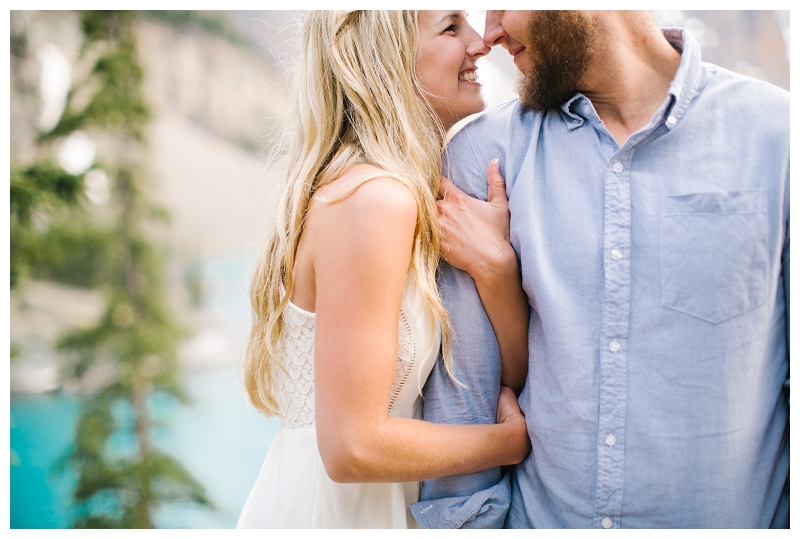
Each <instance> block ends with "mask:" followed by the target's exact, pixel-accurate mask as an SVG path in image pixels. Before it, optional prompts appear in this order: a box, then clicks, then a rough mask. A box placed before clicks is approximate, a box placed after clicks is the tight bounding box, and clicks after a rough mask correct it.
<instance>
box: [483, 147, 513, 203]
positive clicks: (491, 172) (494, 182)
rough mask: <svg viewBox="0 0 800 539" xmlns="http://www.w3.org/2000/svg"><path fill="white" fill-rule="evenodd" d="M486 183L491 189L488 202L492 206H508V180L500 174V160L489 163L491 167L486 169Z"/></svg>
mask: <svg viewBox="0 0 800 539" xmlns="http://www.w3.org/2000/svg"><path fill="white" fill-rule="evenodd" d="M486 183H487V184H488V188H489V196H488V202H489V203H490V204H494V203H501V204H503V205H505V206H507V205H508V198H507V197H506V180H505V178H503V175H502V174H500V160H499V159H492V160H491V161H489V166H488V167H487V168H486Z"/></svg>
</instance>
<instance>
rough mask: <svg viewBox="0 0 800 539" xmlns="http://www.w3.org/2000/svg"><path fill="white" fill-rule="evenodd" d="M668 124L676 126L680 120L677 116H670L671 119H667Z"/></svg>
mask: <svg viewBox="0 0 800 539" xmlns="http://www.w3.org/2000/svg"><path fill="white" fill-rule="evenodd" d="M667 123H668V124H669V125H675V124H676V123H678V119H677V118H676V117H675V116H673V115H671V114H670V115H669V118H667Z"/></svg>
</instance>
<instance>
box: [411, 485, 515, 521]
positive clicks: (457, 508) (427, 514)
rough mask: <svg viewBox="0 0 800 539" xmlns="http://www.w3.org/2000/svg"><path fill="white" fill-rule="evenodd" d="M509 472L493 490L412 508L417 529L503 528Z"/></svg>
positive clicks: (507, 500) (509, 501) (509, 497)
mask: <svg viewBox="0 0 800 539" xmlns="http://www.w3.org/2000/svg"><path fill="white" fill-rule="evenodd" d="M510 475H511V474H510V472H509V471H506V473H505V475H504V476H503V479H501V480H500V482H499V483H497V484H496V485H494V486H491V487H489V488H487V489H484V490H480V491H478V492H476V493H475V494H473V495H472V496H455V497H452V498H439V499H438V500H425V501H421V502H417V503H415V504H412V505H411V513H412V514H413V515H414V518H416V519H417V523H418V524H419V526H420V528H428V529H433V528H439V529H451V530H452V529H456V528H481V529H490V528H502V527H503V523H504V522H505V520H506V514H507V513H508V508H509V506H510V505H511V479H510Z"/></svg>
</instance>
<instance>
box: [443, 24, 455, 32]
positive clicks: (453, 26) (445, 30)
mask: <svg viewBox="0 0 800 539" xmlns="http://www.w3.org/2000/svg"><path fill="white" fill-rule="evenodd" d="M456 30H457V28H456V25H455V24H451V25H450V26H448V27H447V28H445V29H444V33H448V32H451V33H455V32H456Z"/></svg>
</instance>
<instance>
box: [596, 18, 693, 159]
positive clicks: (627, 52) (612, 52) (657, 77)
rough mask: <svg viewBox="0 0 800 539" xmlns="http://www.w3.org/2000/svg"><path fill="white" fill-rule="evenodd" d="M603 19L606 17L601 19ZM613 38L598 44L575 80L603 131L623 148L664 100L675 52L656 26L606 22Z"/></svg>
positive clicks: (677, 61) (676, 60)
mask: <svg viewBox="0 0 800 539" xmlns="http://www.w3.org/2000/svg"><path fill="white" fill-rule="evenodd" d="M606 22H607V21H606ZM612 24H613V25H614V26H615V27H614V29H613V30H612V32H600V35H603V36H607V39H608V40H614V42H613V43H612V42H602V41H601V42H599V43H597V44H596V49H595V54H594V57H593V59H592V62H591V65H590V67H589V69H588V70H587V72H586V74H585V75H584V77H583V79H582V80H581V83H582V84H581V86H582V88H581V92H582V93H583V94H584V95H586V97H588V98H589V99H590V100H591V102H592V104H593V105H594V108H595V110H596V111H597V114H598V115H599V116H600V119H601V120H603V123H604V124H605V127H606V129H607V130H608V132H609V133H610V134H611V136H613V137H614V139H615V140H616V141H617V144H619V145H620V146H623V145H624V144H625V141H627V140H628V137H630V136H631V135H632V134H633V133H635V132H636V131H638V130H639V129H641V128H642V127H644V126H645V125H647V124H648V123H649V122H650V120H651V119H652V117H653V115H654V114H655V113H656V111H657V110H658V109H659V107H660V106H661V105H662V104H663V103H664V100H665V99H666V97H667V94H668V92H669V86H670V84H671V83H672V80H673V79H674V78H675V73H676V72H677V70H678V66H679V65H680V61H681V55H680V54H679V53H678V52H677V51H676V50H675V49H673V48H672V45H670V43H669V42H668V41H667V40H666V38H665V37H664V35H663V34H662V33H661V30H660V29H659V28H658V27H656V26H646V27H644V28H641V27H640V26H638V25H634V24H630V21H628V23H627V24H621V23H620V21H612Z"/></svg>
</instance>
